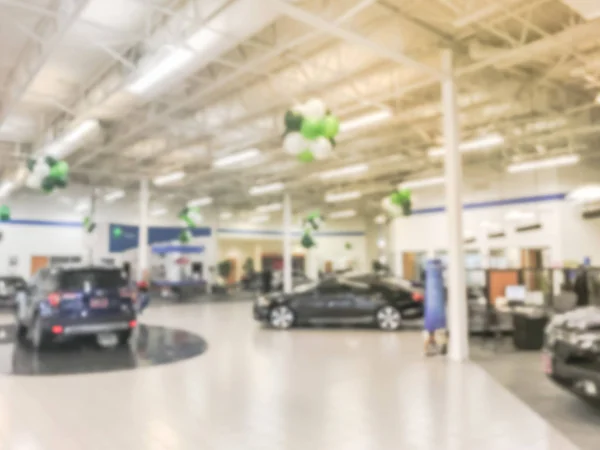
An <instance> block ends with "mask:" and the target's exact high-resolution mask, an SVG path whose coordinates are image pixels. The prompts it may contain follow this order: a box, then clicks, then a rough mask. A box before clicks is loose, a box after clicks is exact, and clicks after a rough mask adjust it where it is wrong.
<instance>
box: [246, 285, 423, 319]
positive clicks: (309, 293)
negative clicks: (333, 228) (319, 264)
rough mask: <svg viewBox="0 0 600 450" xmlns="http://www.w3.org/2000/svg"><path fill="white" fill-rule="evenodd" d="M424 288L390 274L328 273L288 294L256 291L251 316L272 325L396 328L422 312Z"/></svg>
mask: <svg viewBox="0 0 600 450" xmlns="http://www.w3.org/2000/svg"><path fill="white" fill-rule="evenodd" d="M422 301H423V291H422V290H420V289H413V288H411V287H410V286H409V285H407V284H406V283H403V282H402V280H395V279H392V278H384V279H381V278H377V277H374V278H371V277H370V276H363V277H329V278H326V279H324V280H322V281H320V282H311V283H307V284H302V285H299V286H297V287H295V288H294V290H293V292H292V293H290V294H284V293H282V292H274V293H271V294H268V295H259V296H258V297H257V299H256V301H255V304H254V311H253V312H254V318H255V319H256V320H259V321H261V322H266V323H268V324H270V325H271V326H272V327H274V328H279V329H286V328H290V327H292V326H293V325H297V324H304V323H312V324H375V325H377V326H378V327H379V328H381V329H383V330H397V329H399V328H400V327H401V325H402V322H403V320H404V319H408V318H416V317H419V316H422V314H423V306H422Z"/></svg>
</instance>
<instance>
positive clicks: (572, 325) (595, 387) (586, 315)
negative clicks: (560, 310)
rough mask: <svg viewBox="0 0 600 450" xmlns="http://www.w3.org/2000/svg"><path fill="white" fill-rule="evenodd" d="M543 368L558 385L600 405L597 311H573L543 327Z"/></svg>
mask: <svg viewBox="0 0 600 450" xmlns="http://www.w3.org/2000/svg"><path fill="white" fill-rule="evenodd" d="M545 347H546V348H545V352H544V369H545V371H546V374H547V375H548V376H549V377H550V378H551V379H552V380H553V381H555V382H556V383H557V384H559V385H560V386H562V387H564V388H566V389H568V390H570V391H571V392H573V393H575V394H576V395H578V396H580V397H582V398H584V399H586V400H588V401H589V402H590V403H594V404H596V405H598V406H600V308H597V307H586V308H577V309H575V310H573V311H570V312H567V313H565V314H559V315H556V316H554V317H553V319H552V321H551V322H550V323H549V324H548V326H547V327H546V336H545Z"/></svg>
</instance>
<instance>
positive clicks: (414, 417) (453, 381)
mask: <svg viewBox="0 0 600 450" xmlns="http://www.w3.org/2000/svg"><path fill="white" fill-rule="evenodd" d="M250 309H251V305H250V304H248V303H244V302H236V303H211V304H189V305H179V306H173V307H169V306H161V307H155V308H152V309H150V310H149V311H147V313H146V314H145V315H144V316H143V317H142V322H145V323H147V324H150V325H160V326H164V327H173V328H180V329H184V330H188V331H190V332H192V333H194V334H197V335H199V336H201V337H202V338H204V339H205V340H206V342H207V343H208V348H207V350H206V351H205V352H204V353H202V354H200V355H199V356H197V357H195V358H191V359H187V360H184V361H180V362H176V363H173V364H168V365H161V366H149V367H144V366H138V368H137V369H135V370H124V371H113V372H105V373H90V374H73V375H54V376H35V377H32V376H18V375H2V376H0V449H1V450H46V449H52V450H54V449H57V450H59V449H60V450H71V449H76V450H84V449H85V450H97V449H106V450H121V449H123V450H124V449H127V450H131V449H135V450H146V449H148V450H159V449H160V450H200V449H207V450H211V449H219V450H246V449H247V450H325V449H327V450H331V449H336V450H338V449H339V450H388V449H389V450H392V449H393V450H413V449H414V450H424V449H427V450H445V449H452V450H471V449H477V450H479V449H486V450H516V449H530V450H542V449H548V450H549V449H552V450H570V449H576V448H577V447H575V446H574V445H573V444H572V443H570V442H569V441H568V440H567V439H566V438H565V437H564V436H563V435H562V434H561V433H560V432H559V431H557V430H556V429H555V428H554V427H552V426H551V425H549V424H548V423H547V422H546V421H544V420H543V419H542V418H541V417H540V416H539V415H538V414H536V413H535V412H534V411H533V410H532V409H530V408H529V407H528V406H527V405H526V404H524V403H523V402H522V401H521V400H519V399H518V398H517V397H516V396H514V395H513V394H511V393H510V392H509V391H508V390H507V389H505V388H504V387H502V386H501V385H500V384H499V383H498V382H496V381H494V379H493V378H492V377H491V376H490V375H489V374H488V373H487V372H486V371H485V370H483V369H482V368H480V367H479V366H478V365H477V364H475V363H469V364H453V363H449V362H446V361H445V360H443V359H441V358H429V359H427V358H424V357H423V356H421V350H422V342H421V337H420V334H419V333H418V332H414V331H407V332H397V333H384V332H379V331H377V330H351V329H327V330H322V329H298V330H291V331H288V332H279V331H273V330H269V329H264V328H262V327H261V326H260V325H258V324H256V323H255V322H254V321H253V320H252V318H251V310H250ZM6 321H8V318H5V322H6ZM73 356H74V358H76V354H74V355H73Z"/></svg>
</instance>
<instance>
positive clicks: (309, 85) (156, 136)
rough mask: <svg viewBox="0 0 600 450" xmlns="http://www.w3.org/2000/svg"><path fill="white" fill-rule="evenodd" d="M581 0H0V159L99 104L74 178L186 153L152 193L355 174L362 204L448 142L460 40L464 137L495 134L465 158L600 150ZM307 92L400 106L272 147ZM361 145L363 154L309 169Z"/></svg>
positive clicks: (589, 22)
mask: <svg viewBox="0 0 600 450" xmlns="http://www.w3.org/2000/svg"><path fill="white" fill-rule="evenodd" d="M592 3H594V2H581V1H579V2H578V1H576V0H568V1H566V0H565V1H564V2H563V1H560V0H336V1H323V0H308V1H285V0H210V1H209V0H189V1H185V0H88V1H85V0H81V1H80V0H35V1H28V2H22V1H19V0H0V55H1V56H0V86H3V88H0V89H1V91H0V102H1V103H0V124H1V125H0V161H2V164H1V165H0V176H1V177H2V178H1V179H11V178H12V177H14V176H15V173H16V169H17V168H18V167H20V166H22V165H23V163H24V161H25V159H26V158H27V156H28V155H30V154H35V152H36V151H37V150H38V149H39V148H41V147H43V144H44V143H45V142H48V141H50V140H52V139H53V137H54V136H59V135H60V134H61V132H62V130H65V129H68V128H71V127H72V126H74V125H76V124H77V123H79V122H81V121H82V120H84V119H89V118H97V119H100V120H101V126H102V133H101V134H100V138H99V139H95V140H92V141H90V142H86V143H85V145H83V147H82V148H80V149H78V150H77V151H76V152H74V153H72V154H71V155H70V156H69V157H68V160H69V162H70V164H71V167H72V172H73V180H74V181H75V182H80V183H84V184H89V185H93V186H103V187H106V186H112V187H117V188H122V189H124V190H126V191H128V192H131V195H132V196H133V195H134V192H135V190H136V189H137V187H136V186H137V180H138V179H139V178H140V177H145V176H148V177H153V176H157V175H161V174H165V173H168V172H170V171H174V170H184V171H185V172H186V177H185V178H184V180H183V181H182V182H180V183H176V184H173V185H168V186H165V187H163V188H160V189H159V188H156V189H155V193H154V194H155V197H160V196H161V195H163V193H164V195H168V194H175V195H176V199H177V201H180V202H182V203H183V202H185V200H186V199H190V198H197V197H201V196H204V195H209V196H212V197H213V198H214V199H215V204H218V205H222V206H223V207H226V208H238V209H251V208H252V207H254V206H256V205H258V204H261V203H270V202H272V201H273V197H272V196H271V198H260V197H259V198H257V197H253V196H250V195H248V189H249V188H250V187H251V186H253V185H255V184H262V183H270V182H283V183H285V185H286V188H287V189H288V190H289V192H291V194H292V196H293V198H294V205H295V208H296V209H302V208H311V209H312V208H318V207H321V208H324V209H330V210H331V209H335V208H336V206H335V205H333V206H332V205H326V204H325V202H324V193H325V192H329V191H343V190H349V189H352V190H355V189H360V190H361V191H362V192H363V196H362V197H361V198H360V199H356V200H353V201H350V202H348V203H347V204H344V206H343V209H346V208H347V207H353V208H357V209H359V210H363V211H369V212H370V213H371V212H374V211H375V209H376V208H378V205H379V200H380V199H381V197H382V196H383V195H385V194H387V193H389V192H390V190H391V189H393V187H394V186H395V185H396V184H397V183H398V182H400V181H402V180H404V179H407V178H418V177H423V176H429V175H435V174H439V173H441V171H442V161H441V160H440V159H439V158H432V157H430V156H428V155H427V150H428V149H429V148H431V147H434V146H436V145H439V144H440V143H441V110H440V87H439V81H438V78H437V75H438V74H439V66H440V62H439V61H440V53H441V49H443V48H452V49H453V50H454V52H455V55H456V75H457V80H458V88H459V104H460V122H461V128H462V134H463V139H465V140H468V139H472V138H474V137H476V136H480V135H485V134H489V133H499V134H501V135H502V136H503V137H504V139H505V144H504V145H502V146H499V147H497V148H494V149H491V150H488V151H485V152H472V153H468V154H465V158H464V162H465V165H466V166H467V168H468V169H469V168H470V169H469V170H467V173H479V174H480V176H481V174H482V173H483V174H485V173H489V172H494V173H499V172H502V171H504V170H505V167H506V166H507V165H508V164H509V163H510V162H513V161H515V160H521V159H527V158H540V157H544V156H545V155H548V154H552V155H553V154H561V153H564V152H571V151H577V152H579V153H580V154H581V155H582V158H583V162H582V164H586V165H593V164H598V162H597V160H596V153H597V151H596V148H597V146H598V133H599V132H600V127H599V126H598V125H596V124H595V123H596V118H597V117H598V113H599V112H598V108H599V107H600V105H598V104H597V103H595V102H594V99H595V97H596V95H597V94H598V92H600V21H599V20H600V19H597V18H594V17H598V15H600V5H599V6H598V8H597V10H595V9H594V8H592V7H590V5H591V4H592ZM569 4H570V5H569ZM580 5H584V7H585V8H586V9H585V10H583V9H581V10H579V8H580ZM198 32H201V34H200V35H197V36H200V38H198V39H196V41H195V42H196V44H195V46H194V48H195V51H196V53H195V57H194V59H193V63H191V64H189V65H188V66H186V67H185V68H184V69H182V70H180V71H178V72H177V73H175V74H173V76H170V77H169V78H168V79H166V80H165V82H164V83H163V84H162V89H159V90H156V91H155V92H153V93H152V95H151V97H143V96H139V95H135V94H132V93H131V92H128V91H127V89H126V88H127V86H128V85H130V84H131V81H132V80H134V79H135V77H136V76H138V75H139V74H140V73H144V71H147V70H150V69H151V68H152V67H153V64H154V65H156V58H157V55H162V54H163V53H161V52H164V51H165V46H169V45H171V46H173V45H180V44H181V43H182V42H188V43H190V42H191V41H190V36H192V35H194V34H195V33H198ZM198 42H200V44H198ZM188 45H191V44H188ZM311 97H319V98H322V99H323V100H324V101H325V102H326V104H327V105H328V106H329V107H330V109H331V110H332V111H334V112H335V113H336V114H338V115H339V116H340V117H341V118H342V120H349V119H352V118H355V117H359V116H361V115H364V114H366V113H370V112H373V111H378V110H381V108H386V109H390V110H391V111H392V113H393V114H392V117H391V118H390V119H388V120H384V121H381V122H379V123H377V124H374V125H372V126H368V127H364V128H360V129H356V130H355V131H351V132H347V133H342V134H341V135H340V136H339V137H338V145H337V147H336V149H335V151H334V155H333V156H332V157H331V158H330V159H328V160H326V161H319V162H315V163H311V164H308V165H305V164H301V163H299V162H296V161H295V160H294V158H293V157H291V156H289V155H287V154H286V153H284V152H283V151H282V149H281V142H282V138H281V134H282V132H283V124H282V118H283V114H284V112H285V111H286V109H288V108H289V107H290V106H292V105H293V104H295V103H297V102H302V101H306V100H307V99H309V98H311ZM251 147H257V148H259V149H260V150H261V152H262V156H261V157H260V158H259V159H258V160H256V161H254V162H253V163H252V164H249V165H248V164H246V165H244V166H241V167H237V166H236V167H234V168H232V169H230V170H215V169H213V168H212V161H213V160H214V158H217V157H221V156H223V155H227V154H230V153H235V152H237V151H241V150H244V149H248V148H251ZM357 163H367V164H368V165H369V170H368V171H366V172H364V173H361V174H360V175H358V176H355V177H348V178H337V179H333V180H329V181H323V180H322V179H321V178H320V177H319V176H318V174H319V173H320V172H322V171H325V170H330V169H333V168H337V167H343V166H346V165H349V164H357Z"/></svg>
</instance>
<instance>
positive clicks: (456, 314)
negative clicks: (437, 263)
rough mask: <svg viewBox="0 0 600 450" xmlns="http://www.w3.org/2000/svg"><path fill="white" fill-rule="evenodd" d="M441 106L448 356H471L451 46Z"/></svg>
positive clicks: (445, 60) (446, 52) (444, 66)
mask: <svg viewBox="0 0 600 450" xmlns="http://www.w3.org/2000/svg"><path fill="white" fill-rule="evenodd" d="M442 71H443V74H444V76H443V79H442V109H443V124H444V144H445V148H446V153H445V164H446V214H447V217H448V273H447V280H448V328H449V331H450V342H449V348H448V356H449V358H450V359H452V360H454V361H465V360H467V359H468V358H469V341H468V333H469V329H468V322H467V298H466V286H465V259H464V251H463V227H462V161H461V154H460V149H459V144H460V131H459V123H458V107H457V103H456V83H455V80H454V73H453V72H454V70H453V54H452V50H449V49H447V50H443V52H442Z"/></svg>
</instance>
